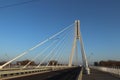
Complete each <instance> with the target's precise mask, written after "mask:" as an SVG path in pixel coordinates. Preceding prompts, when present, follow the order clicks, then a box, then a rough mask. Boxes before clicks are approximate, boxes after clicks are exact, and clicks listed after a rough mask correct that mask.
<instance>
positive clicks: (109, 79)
mask: <svg viewBox="0 0 120 80" xmlns="http://www.w3.org/2000/svg"><path fill="white" fill-rule="evenodd" d="M82 80H120V78H117V77H114V76H113V75H111V74H109V73H106V72H102V71H98V70H95V69H91V74H90V75H85V74H83V77H82Z"/></svg>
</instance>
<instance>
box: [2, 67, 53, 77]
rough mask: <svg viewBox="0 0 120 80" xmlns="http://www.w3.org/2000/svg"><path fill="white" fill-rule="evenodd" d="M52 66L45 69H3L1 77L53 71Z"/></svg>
mask: <svg viewBox="0 0 120 80" xmlns="http://www.w3.org/2000/svg"><path fill="white" fill-rule="evenodd" d="M51 70H52V69H51V68H43V69H30V70H23V69H21V70H15V71H1V72H0V78H7V77H13V76H20V75H25V74H31V73H37V72H42V71H51Z"/></svg>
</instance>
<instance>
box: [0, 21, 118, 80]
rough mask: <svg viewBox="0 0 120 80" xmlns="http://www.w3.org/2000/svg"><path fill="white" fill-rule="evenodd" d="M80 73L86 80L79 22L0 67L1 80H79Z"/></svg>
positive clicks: (87, 69)
mask: <svg viewBox="0 0 120 80" xmlns="http://www.w3.org/2000/svg"><path fill="white" fill-rule="evenodd" d="M80 53H81V54H80ZM26 59H27V61H26V62H25V61H24V62H22V61H23V60H26ZM34 62H35V63H36V64H33V63H34ZM91 68H92V72H93V71H94V70H93V69H98V68H95V67H91ZM82 73H85V74H86V75H84V76H85V77H86V76H87V77H89V75H90V68H89V66H88V62H87V57H86V53H85V50H84V44H83V41H82V36H81V32H80V21H79V20H76V21H75V23H73V24H71V25H70V26H68V27H66V28H64V29H63V30H61V31H59V32H58V33H56V34H54V35H52V36H51V37H49V38H47V39H46V40H44V41H42V42H40V43H38V44H37V45H35V46H33V47H32V48H30V49H28V50H26V51H24V52H22V53H20V54H19V55H18V56H16V57H15V58H12V59H10V60H9V61H7V62H5V63H4V64H2V65H1V66H0V78H1V79H3V80H16V79H18V80H33V79H34V80H82ZM33 75H34V76H33ZM38 76H39V77H38ZM54 76H55V77H54ZM83 79H85V78H83ZM89 79H90V78H89ZM85 80H87V78H86V79H85ZM95 80H96V79H95ZM115 80H117V79H115Z"/></svg>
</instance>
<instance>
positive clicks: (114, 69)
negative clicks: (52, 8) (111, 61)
mask: <svg viewBox="0 0 120 80" xmlns="http://www.w3.org/2000/svg"><path fill="white" fill-rule="evenodd" d="M91 68H93V69H96V70H100V71H103V72H108V73H111V74H113V75H116V76H118V77H120V68H119V67H111V68H109V67H96V66H92V67H91Z"/></svg>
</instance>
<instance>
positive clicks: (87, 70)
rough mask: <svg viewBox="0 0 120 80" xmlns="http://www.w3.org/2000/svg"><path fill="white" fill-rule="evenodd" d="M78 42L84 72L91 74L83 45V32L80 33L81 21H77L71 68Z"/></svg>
mask: <svg viewBox="0 0 120 80" xmlns="http://www.w3.org/2000/svg"><path fill="white" fill-rule="evenodd" d="M77 41H80V46H81V54H82V61H83V70H84V72H85V73H86V74H90V69H89V67H88V62H87V58H86V54H85V50H84V45H83V41H82V36H81V32H80V21H79V20H76V21H75V36H74V42H73V46H72V51H71V55H70V58H69V64H68V66H69V67H71V66H72V60H73V56H74V53H75V48H76V46H77Z"/></svg>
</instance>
